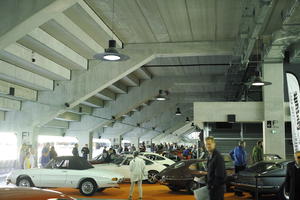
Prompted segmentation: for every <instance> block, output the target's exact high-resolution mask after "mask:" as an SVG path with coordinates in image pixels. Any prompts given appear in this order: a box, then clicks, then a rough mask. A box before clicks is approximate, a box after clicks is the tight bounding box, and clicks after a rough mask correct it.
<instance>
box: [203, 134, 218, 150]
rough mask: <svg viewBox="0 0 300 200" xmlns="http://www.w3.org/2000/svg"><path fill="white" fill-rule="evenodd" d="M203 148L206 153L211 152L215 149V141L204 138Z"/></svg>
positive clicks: (210, 138)
mask: <svg viewBox="0 0 300 200" xmlns="http://www.w3.org/2000/svg"><path fill="white" fill-rule="evenodd" d="M205 148H206V150H207V151H208V152H213V151H214V150H215V149H216V141H215V138H214V137H212V136H208V137H206V138H205Z"/></svg>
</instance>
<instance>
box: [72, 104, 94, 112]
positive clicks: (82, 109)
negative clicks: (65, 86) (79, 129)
mask: <svg viewBox="0 0 300 200" xmlns="http://www.w3.org/2000/svg"><path fill="white" fill-rule="evenodd" d="M68 112H73V113H76V114H79V115H91V114H92V113H93V108H92V107H90V106H86V105H83V104H79V105H77V106H75V107H74V108H72V109H71V110H68Z"/></svg>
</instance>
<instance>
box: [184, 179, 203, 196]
mask: <svg viewBox="0 0 300 200" xmlns="http://www.w3.org/2000/svg"><path fill="white" fill-rule="evenodd" d="M199 187H201V185H200V184H199V183H197V182H195V181H190V182H189V183H188V184H187V188H186V189H187V191H188V192H189V193H190V194H193V193H194V190H196V189H198V188H199Z"/></svg>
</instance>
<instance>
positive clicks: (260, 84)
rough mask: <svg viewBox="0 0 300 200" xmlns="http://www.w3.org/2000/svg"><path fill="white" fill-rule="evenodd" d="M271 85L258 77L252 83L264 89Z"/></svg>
mask: <svg viewBox="0 0 300 200" xmlns="http://www.w3.org/2000/svg"><path fill="white" fill-rule="evenodd" d="M271 84H272V83H271V82H267V81H263V80H262V79H261V77H259V76H256V78H255V79H254V81H253V82H252V86H256V87H262V86H266V85H271Z"/></svg>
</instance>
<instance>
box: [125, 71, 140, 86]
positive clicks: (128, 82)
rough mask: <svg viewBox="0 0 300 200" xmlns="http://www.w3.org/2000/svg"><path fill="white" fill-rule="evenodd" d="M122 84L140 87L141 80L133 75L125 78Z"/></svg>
mask: <svg viewBox="0 0 300 200" xmlns="http://www.w3.org/2000/svg"><path fill="white" fill-rule="evenodd" d="M120 82H122V83H123V84H124V85H127V86H129V87H137V86H139V85H140V81H139V79H138V78H137V77H135V76H134V75H132V74H129V75H128V76H125V77H124V78H122V79H121V80H120Z"/></svg>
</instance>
